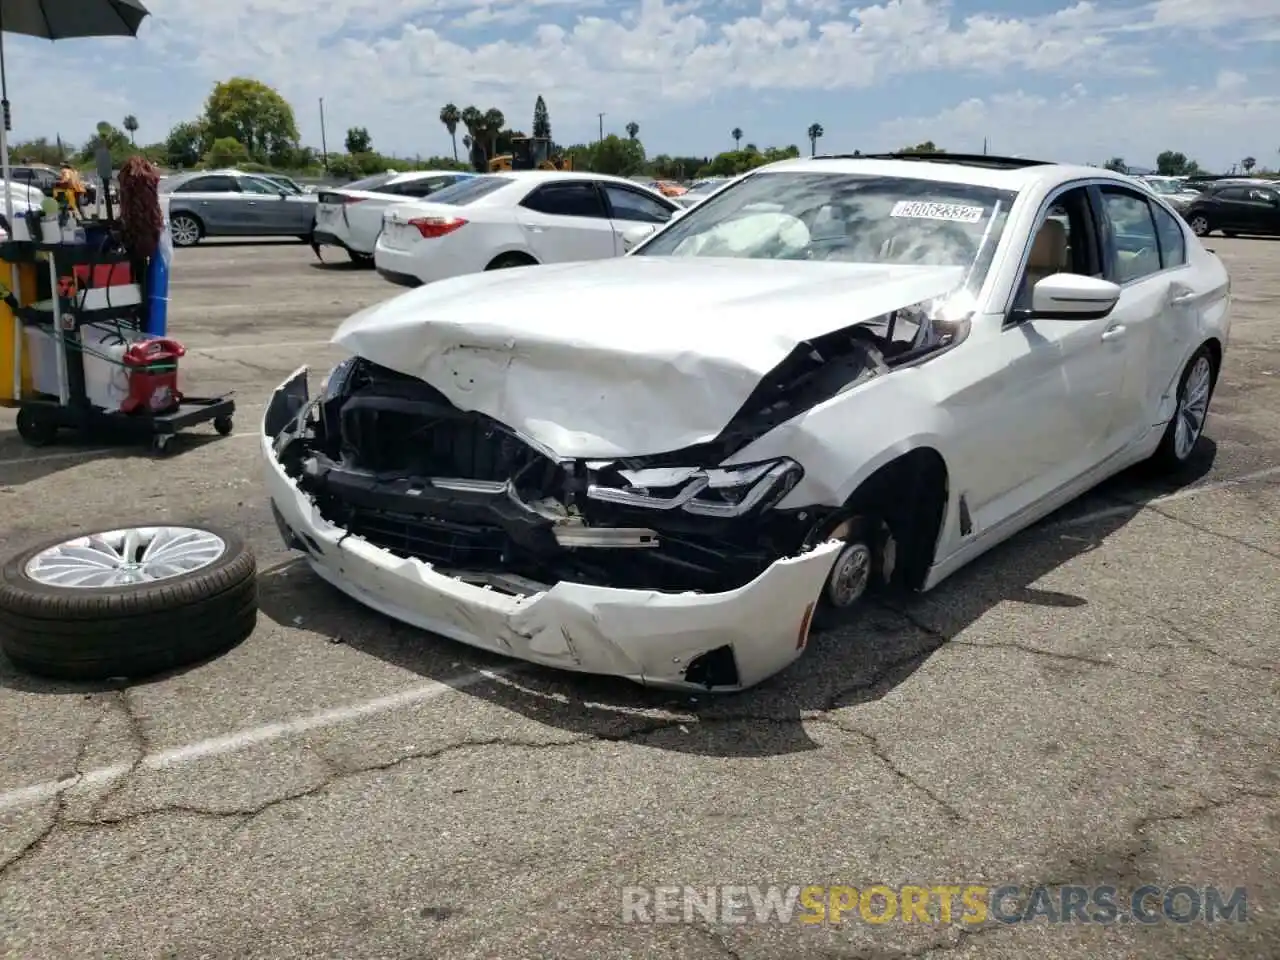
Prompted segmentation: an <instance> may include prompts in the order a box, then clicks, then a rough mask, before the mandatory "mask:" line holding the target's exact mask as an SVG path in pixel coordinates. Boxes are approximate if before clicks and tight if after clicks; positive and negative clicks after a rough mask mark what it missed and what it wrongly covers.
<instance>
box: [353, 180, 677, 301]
mask: <svg viewBox="0 0 1280 960" xmlns="http://www.w3.org/2000/svg"><path fill="white" fill-rule="evenodd" d="M679 210H680V208H679V207H678V206H677V205H676V204H675V203H674V202H673V201H671V200H669V199H667V198H666V197H664V196H662V195H661V194H660V193H658V192H657V191H656V190H650V189H649V188H648V187H644V186H641V185H640V184H637V183H633V182H632V181H630V180H624V179H623V178H621V177H611V176H607V175H605V174H600V173H560V172H553V171H542V170H522V171H517V172H508V173H501V174H490V175H487V176H481V177H476V178H474V179H472V180H469V181H467V182H465V183H460V184H458V185H456V186H453V187H449V188H446V189H445V190H442V191H440V192H439V193H437V194H434V195H433V196H432V197H431V198H430V199H429V200H427V201H425V202H421V203H406V204H399V205H397V206H394V207H391V208H389V209H388V210H387V211H386V213H385V215H384V217H383V223H382V233H381V235H380V236H379V237H378V243H377V247H376V248H375V250H374V264H375V265H376V266H377V268H378V272H379V273H380V274H382V276H384V277H385V278H387V279H388V280H390V281H392V282H393V283H399V284H402V285H404V286H409V287H414V286H418V285H419V284H422V283H432V282H434V281H436V280H444V279H447V278H449V277H458V276H462V275H463V274H468V273H479V272H481V271H484V270H499V269H502V268H505V267H521V266H531V265H534V264H539V263H567V262H570V261H575V260H602V259H605V258H608V257H616V256H620V255H621V254H623V253H625V252H626V251H627V249H628V245H629V244H630V243H631V242H632V239H633V238H634V237H635V236H636V235H637V233H646V234H647V233H648V232H652V231H653V230H655V229H657V228H658V227H660V226H662V225H663V224H665V223H666V222H667V221H668V220H670V219H671V217H672V216H673V215H674V214H675V213H677V212H678V211H679Z"/></svg>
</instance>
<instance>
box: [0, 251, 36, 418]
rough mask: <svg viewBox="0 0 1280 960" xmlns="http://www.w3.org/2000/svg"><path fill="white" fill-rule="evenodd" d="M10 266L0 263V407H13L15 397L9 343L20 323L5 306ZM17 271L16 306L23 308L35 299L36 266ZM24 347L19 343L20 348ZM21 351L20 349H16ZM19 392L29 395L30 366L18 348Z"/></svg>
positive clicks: (10, 280)
mask: <svg viewBox="0 0 1280 960" xmlns="http://www.w3.org/2000/svg"><path fill="white" fill-rule="evenodd" d="M13 269H14V266H13V264H10V263H8V262H7V261H4V260H0V294H3V299H0V406H6V407H9V406H13V405H14V403H16V402H17V398H15V397H14V396H13V360H14V356H13V353H14V351H13V341H14V330H15V328H17V329H19V330H20V329H21V324H22V321H20V320H19V319H18V318H17V317H15V316H14V315H13V310H12V309H10V307H9V303H8V301H9V298H10V294H11V293H12V290H11V288H12V286H13ZM17 270H18V294H19V296H17V297H16V298H15V299H16V300H17V303H18V306H20V307H25V306H28V305H30V304H32V303H34V302H35V299H36V265H35V264H34V263H20V264H18V265H17ZM25 346H26V344H25V342H24V343H23V348H25ZM20 349H22V348H20ZM22 392H23V393H24V394H27V393H30V392H31V364H30V359H29V357H28V356H27V351H26V349H22Z"/></svg>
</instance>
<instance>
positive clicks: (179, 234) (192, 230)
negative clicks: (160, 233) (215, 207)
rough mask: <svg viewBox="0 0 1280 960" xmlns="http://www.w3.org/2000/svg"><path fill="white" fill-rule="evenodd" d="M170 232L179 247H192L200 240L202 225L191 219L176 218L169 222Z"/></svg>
mask: <svg viewBox="0 0 1280 960" xmlns="http://www.w3.org/2000/svg"><path fill="white" fill-rule="evenodd" d="M169 232H170V233H171V234H172V235H173V242H174V243H175V244H177V245H178V246H179V247H190V246H192V245H194V244H195V243H196V241H198V240H199V239H200V225H199V224H198V223H196V222H195V221H194V220H192V219H191V218H190V217H174V218H173V220H171V221H170V222H169Z"/></svg>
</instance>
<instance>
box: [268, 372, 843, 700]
mask: <svg viewBox="0 0 1280 960" xmlns="http://www.w3.org/2000/svg"><path fill="white" fill-rule="evenodd" d="M261 443H262V450H263V454H264V458H265V460H266V477H267V484H268V489H269V492H270V496H271V501H272V510H273V513H274V515H275V519H276V522H277V524H278V526H279V528H280V532H281V535H282V536H283V537H284V539H285V541H286V543H287V544H288V545H289V546H290V547H291V548H293V549H297V550H300V551H302V552H303V553H305V554H306V557H307V559H308V561H309V563H310V565H311V567H312V568H313V569H314V570H315V572H316V573H317V574H318V575H320V576H321V577H322V578H323V579H325V580H327V581H328V582H329V583H331V584H333V585H334V586H335V587H337V588H339V589H340V590H342V591H344V592H345V593H347V594H348V595H350V596H352V597H353V598H355V599H356V600H358V601H360V602H362V603H364V604H366V605H367V606H369V607H372V608H374V609H376V610H379V611H380V612H382V613H384V614H386V615H388V616H391V617H393V618H395V619H398V620H401V621H404V622H407V623H410V624H412V625H415V626H417V627H420V628H422V629H425V630H430V631H433V632H435V633H439V634H441V635H443V636H446V637H450V638H452V639H455V640H459V641H461V642H464V643H468V644H471V645H473V646H476V647H480V648H483V649H486V650H491V651H494V652H497V653H501V654H505V655H509V656H513V657H517V658H520V659H523V660H528V661H532V662H535V663H539V664H543V665H547V666H553V667H558V668H563V669H569V670H575V671H581V672H585V673H595V674H610V675H615V676H621V677H626V678H629V679H632V680H635V681H639V682H641V683H645V684H649V685H653V686H660V687H669V688H697V689H713V690H735V689H744V688H746V687H750V686H752V685H754V684H756V683H758V682H760V681H761V680H763V679H765V678H767V677H769V676H771V675H773V674H774V673H777V672H778V671H779V670H781V669H783V668H784V667H786V666H787V665H788V664H790V663H791V662H792V661H794V660H795V659H796V658H797V657H798V656H800V654H801V653H802V652H803V649H804V647H805V644H806V642H807V639H808V632H809V624H810V620H811V618H812V614H813V610H814V604H815V601H816V600H817V598H818V596H819V594H820V592H821V590H822V586H823V584H824V582H825V581H826V579H827V577H828V575H829V573H830V571H831V568H832V566H833V564H834V562H835V559H836V556H837V554H838V552H839V550H840V547H841V544H840V543H839V542H836V541H825V540H824V541H821V542H814V539H813V531H814V529H815V520H816V518H815V517H814V516H813V515H812V514H811V513H810V512H807V511H804V510H783V509H777V508H776V507H777V504H778V503H779V502H780V501H781V500H782V499H783V498H784V497H785V496H786V494H787V493H788V492H789V491H790V490H791V489H792V487H793V486H794V485H795V484H796V483H797V482H798V481H799V479H800V476H801V468H800V466H799V465H798V464H796V463H793V462H792V461H790V460H786V459H778V460H774V461H770V462H765V463H753V464H744V465H736V466H732V467H722V466H720V467H714V468H707V467H705V466H700V465H698V464H684V463H680V462H678V457H676V459H673V457H675V456H676V455H669V456H668V457H665V458H663V457H643V458H635V459H626V458H620V459H613V460H585V459H581V458H565V457H561V456H557V455H556V454H555V453H554V452H552V451H550V450H548V449H545V448H543V447H541V446H540V445H539V444H538V443H537V442H535V441H533V440H531V439H529V438H527V437H524V436H521V435H520V434H518V433H517V432H516V431H515V430H513V429H512V428H510V427H507V426H505V425H504V424H502V423H500V422H498V421H497V420H495V419H493V418H491V417H489V416H486V415H485V414H482V413H479V412H476V411H467V410H463V409H461V408H460V407H458V406H456V405H454V404H453V403H452V402H450V401H449V400H448V399H447V398H446V397H445V396H444V395H443V394H442V393H440V392H439V391H438V390H436V389H435V388H433V387H431V386H430V385H428V384H427V383H426V382H424V381H422V380H419V379H417V378H414V377H411V376H407V375H405V374H402V373H398V372H395V371H392V370H390V369H388V368H386V367H383V366H380V365H378V364H376V363H373V362H372V361H369V360H366V359H362V358H359V357H356V358H353V359H351V360H348V361H345V362H344V363H342V364H340V365H339V366H338V367H337V368H335V370H334V371H333V372H332V373H331V375H330V376H329V378H328V379H327V380H326V382H325V384H324V386H323V388H322V390H321V394H320V396H318V397H312V396H311V394H310V390H309V385H308V375H307V370H306V368H305V367H304V368H302V369H300V370H298V371H297V372H295V373H294V374H293V375H292V376H291V377H290V378H289V379H288V380H287V381H286V382H285V383H283V384H282V385H281V386H280V387H279V388H277V390H276V391H275V392H274V394H273V395H272V397H271V400H270V402H269V404H268V407H267V411H266V415H265V417H264V420H263V428H262V437H261ZM713 462H718V461H713Z"/></svg>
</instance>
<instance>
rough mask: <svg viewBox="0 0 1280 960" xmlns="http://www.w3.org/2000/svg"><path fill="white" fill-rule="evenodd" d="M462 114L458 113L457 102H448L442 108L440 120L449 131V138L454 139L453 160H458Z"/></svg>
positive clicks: (455, 161)
mask: <svg viewBox="0 0 1280 960" xmlns="http://www.w3.org/2000/svg"><path fill="white" fill-rule="evenodd" d="M461 119H462V116H461V115H460V114H459V113H458V106H457V104H453V103H446V104H445V105H444V106H443V107H441V108H440V122H441V123H443V124H444V128H445V129H446V130H448V131H449V139H450V140H452V141H453V162H454V163H457V162H458V121H459V120H461Z"/></svg>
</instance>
